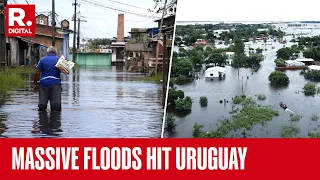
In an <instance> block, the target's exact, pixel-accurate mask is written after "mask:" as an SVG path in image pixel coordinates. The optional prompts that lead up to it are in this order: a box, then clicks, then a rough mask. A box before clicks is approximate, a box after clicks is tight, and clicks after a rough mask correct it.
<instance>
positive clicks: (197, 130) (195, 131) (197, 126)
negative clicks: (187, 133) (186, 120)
mask: <svg viewBox="0 0 320 180" xmlns="http://www.w3.org/2000/svg"><path fill="white" fill-rule="evenodd" d="M202 128H203V125H202V124H201V125H200V124H198V123H194V125H193V133H192V136H193V137H195V138H198V137H201V136H202V133H203V132H201V129H202Z"/></svg>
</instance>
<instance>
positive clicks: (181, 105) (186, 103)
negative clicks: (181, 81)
mask: <svg viewBox="0 0 320 180" xmlns="http://www.w3.org/2000/svg"><path fill="white" fill-rule="evenodd" d="M191 108H192V100H191V98H190V97H188V96H187V97H186V98H185V99H178V100H176V101H175V110H176V111H178V112H188V111H191Z"/></svg>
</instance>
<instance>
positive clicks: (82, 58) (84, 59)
mask: <svg viewBox="0 0 320 180" xmlns="http://www.w3.org/2000/svg"><path fill="white" fill-rule="evenodd" d="M69 60H70V61H73V60H72V53H70V54H69ZM76 63H77V64H78V65H81V66H111V53H79V54H77V62H76Z"/></svg>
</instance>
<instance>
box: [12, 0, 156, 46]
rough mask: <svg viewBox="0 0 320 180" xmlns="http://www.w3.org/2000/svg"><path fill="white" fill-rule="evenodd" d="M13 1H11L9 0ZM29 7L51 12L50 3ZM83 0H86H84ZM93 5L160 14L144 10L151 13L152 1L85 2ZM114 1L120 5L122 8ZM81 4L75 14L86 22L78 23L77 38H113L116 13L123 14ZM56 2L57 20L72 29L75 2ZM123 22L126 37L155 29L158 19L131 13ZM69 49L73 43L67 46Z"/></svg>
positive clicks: (44, 1) (35, 0) (35, 1)
mask: <svg viewBox="0 0 320 180" xmlns="http://www.w3.org/2000/svg"><path fill="white" fill-rule="evenodd" d="M10 1H11V2H14V0H10ZM15 1H16V2H17V3H23V4H26V1H25V0H15ZM27 1H28V2H29V3H30V4H36V11H37V12H38V13H43V12H44V13H48V12H50V11H51V7H52V6H51V2H52V1H51V0H27ZM85 1H86V0H85ZM88 1H94V2H101V3H103V4H104V5H105V6H108V7H113V8H116V9H121V10H127V11H131V12H135V13H139V14H147V15H150V16H156V17H161V14H156V13H153V12H148V11H147V9H152V10H154V7H155V3H154V2H153V0H88ZM113 1H116V2H121V3H123V4H128V5H132V6H136V7H139V8H136V7H132V6H128V5H123V4H119V3H115V2H113ZM77 2H80V4H81V5H80V7H77V11H79V10H80V11H81V16H84V18H83V19H84V20H86V21H87V22H83V23H81V25H80V26H81V28H80V29H81V30H80V35H81V38H83V37H86V38H111V37H116V35H117V20H118V14H119V13H123V12H120V11H116V10H111V9H107V8H103V7H101V6H100V7H97V6H94V5H90V4H88V3H86V2H84V1H83V0H77ZM55 3H56V6H55V7H56V8H55V10H56V13H57V14H58V19H59V21H62V20H63V19H67V20H69V21H70V28H71V29H73V21H71V18H72V16H73V12H74V6H72V3H74V0H55ZM124 19H125V25H124V26H125V34H126V35H128V32H129V31H130V29H131V28H149V27H157V23H155V22H154V20H156V19H157V18H146V17H141V16H137V15H134V14H129V13H124ZM70 38H71V39H72V38H73V35H70ZM70 46H72V42H71V44H70Z"/></svg>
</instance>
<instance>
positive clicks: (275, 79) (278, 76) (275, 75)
mask: <svg viewBox="0 0 320 180" xmlns="http://www.w3.org/2000/svg"><path fill="white" fill-rule="evenodd" d="M269 81H270V82H271V84H272V85H288V84H289V82H290V81H289V77H288V76H287V75H286V74H285V73H283V72H281V71H274V72H272V73H271V74H270V75H269Z"/></svg>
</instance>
